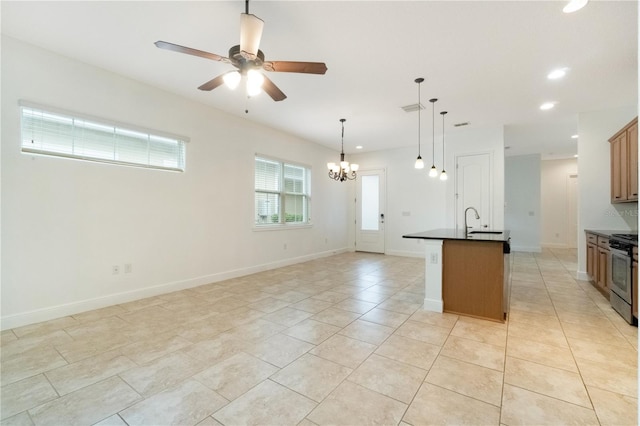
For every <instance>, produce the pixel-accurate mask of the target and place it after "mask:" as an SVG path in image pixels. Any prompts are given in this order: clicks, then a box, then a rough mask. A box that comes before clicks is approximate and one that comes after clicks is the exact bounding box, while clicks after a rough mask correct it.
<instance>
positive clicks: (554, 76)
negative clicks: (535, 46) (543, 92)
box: [547, 68, 567, 80]
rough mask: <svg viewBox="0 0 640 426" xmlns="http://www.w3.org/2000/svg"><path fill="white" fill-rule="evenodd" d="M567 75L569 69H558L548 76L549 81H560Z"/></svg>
mask: <svg viewBox="0 0 640 426" xmlns="http://www.w3.org/2000/svg"><path fill="white" fill-rule="evenodd" d="M565 75H567V68H558V69H556V70H553V71H551V72H550V73H549V74H547V78H548V79H549V80H558V79H560V78H562V77H564V76H565Z"/></svg>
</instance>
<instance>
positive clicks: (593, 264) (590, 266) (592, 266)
mask: <svg viewBox="0 0 640 426" xmlns="http://www.w3.org/2000/svg"><path fill="white" fill-rule="evenodd" d="M587 275H588V276H589V279H590V280H591V281H594V282H595V281H596V280H597V276H598V236H597V235H596V234H590V233H587Z"/></svg>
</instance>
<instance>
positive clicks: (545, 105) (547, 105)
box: [540, 102, 556, 111]
mask: <svg viewBox="0 0 640 426" xmlns="http://www.w3.org/2000/svg"><path fill="white" fill-rule="evenodd" d="M554 106H556V104H555V103H553V102H545V103H543V104H542V105H540V109H541V110H543V111H545V110H548V109H551V108H553V107H554Z"/></svg>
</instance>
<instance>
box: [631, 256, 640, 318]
mask: <svg viewBox="0 0 640 426" xmlns="http://www.w3.org/2000/svg"><path fill="white" fill-rule="evenodd" d="M631 265H632V266H633V269H632V270H631V302H632V303H631V312H633V316H634V317H636V318H638V247H637V246H636V247H634V248H633V263H632V264H631Z"/></svg>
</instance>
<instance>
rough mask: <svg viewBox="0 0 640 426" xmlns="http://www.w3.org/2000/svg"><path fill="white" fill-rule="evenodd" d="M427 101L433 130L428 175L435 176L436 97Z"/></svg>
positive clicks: (436, 171) (436, 173)
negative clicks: (429, 104)
mask: <svg viewBox="0 0 640 426" xmlns="http://www.w3.org/2000/svg"><path fill="white" fill-rule="evenodd" d="M429 102H431V129H432V130H433V133H432V135H431V136H432V139H431V151H432V152H431V158H432V159H433V161H432V162H431V170H429V177H436V176H438V169H436V102H438V99H436V98H433V99H429Z"/></svg>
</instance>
